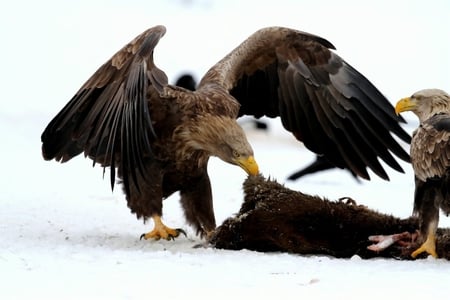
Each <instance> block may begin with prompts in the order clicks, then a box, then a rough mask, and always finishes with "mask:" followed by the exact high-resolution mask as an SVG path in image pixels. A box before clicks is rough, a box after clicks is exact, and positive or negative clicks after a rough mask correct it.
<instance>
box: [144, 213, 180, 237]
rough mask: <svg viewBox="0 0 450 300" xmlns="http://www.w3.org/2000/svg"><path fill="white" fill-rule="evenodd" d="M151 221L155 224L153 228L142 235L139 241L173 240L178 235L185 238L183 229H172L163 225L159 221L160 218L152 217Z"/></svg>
mask: <svg viewBox="0 0 450 300" xmlns="http://www.w3.org/2000/svg"><path fill="white" fill-rule="evenodd" d="M152 219H153V222H154V224H155V227H154V228H153V230H152V231H150V232H148V233H144V234H142V235H141V240H142V239H145V240H149V239H154V240H159V239H161V238H162V239H165V240H174V239H175V238H176V237H178V236H179V235H180V233H182V234H184V235H185V236H186V232H185V231H184V230H183V229H181V228H177V229H173V228H170V227H167V226H166V225H164V223H163V222H162V220H161V216H158V215H153V216H152Z"/></svg>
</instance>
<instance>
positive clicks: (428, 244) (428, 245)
mask: <svg viewBox="0 0 450 300" xmlns="http://www.w3.org/2000/svg"><path fill="white" fill-rule="evenodd" d="M424 252H425V253H428V254H429V255H431V256H433V257H434V258H438V255H437V253H436V236H435V235H434V233H430V234H428V236H427V240H426V241H425V242H424V243H423V244H422V245H421V246H420V247H419V248H417V249H416V250H415V251H414V252H413V253H411V257H412V258H416V257H417V256H418V255H419V254H422V253H424Z"/></svg>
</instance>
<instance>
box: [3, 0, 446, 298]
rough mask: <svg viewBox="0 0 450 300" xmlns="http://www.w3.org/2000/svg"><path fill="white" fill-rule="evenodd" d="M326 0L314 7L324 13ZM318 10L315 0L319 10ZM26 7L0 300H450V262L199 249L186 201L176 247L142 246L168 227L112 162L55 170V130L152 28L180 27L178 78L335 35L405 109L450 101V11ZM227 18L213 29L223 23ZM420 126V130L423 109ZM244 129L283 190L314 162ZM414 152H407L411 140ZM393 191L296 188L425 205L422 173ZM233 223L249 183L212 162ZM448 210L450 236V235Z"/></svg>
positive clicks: (10, 67)
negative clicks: (46, 136)
mask: <svg viewBox="0 0 450 300" xmlns="http://www.w3.org/2000/svg"><path fill="white" fill-rule="evenodd" d="M309 2H311V3H309ZM312 2H313V3H312ZM158 3H159V4H154V3H152V1H138V0H135V1H126V2H123V3H122V2H119V1H95V2H94V1H76V2H73V1H50V0H42V1H28V2H27V1H23V2H18V1H17V2H12V1H11V2H9V3H8V4H9V5H8V6H5V7H3V8H2V9H1V10H0V36H1V37H2V45H3V47H2V50H0V51H1V54H2V57H3V60H2V71H1V72H0V77H1V82H2V96H1V98H0V136H1V137H2V156H1V166H2V168H3V170H2V172H1V174H2V175H1V176H2V177H1V182H2V185H1V187H2V192H1V196H0V299H111V300H112V299H147V298H154V297H162V298H163V299H181V298H194V297H196V298H198V299H207V298H213V299H225V298H230V297H233V298H244V297H252V299H256V298H262V299H269V298H273V297H276V298H277V299H281V298H282V297H288V298H289V299H291V298H308V299H312V298H331V297H333V298H337V299H340V298H348V299H352V298H361V297H364V298H377V299H379V298H380V297H388V298H394V297H410V296H416V297H420V296H427V297H431V298H432V297H435V296H437V297H447V294H448V293H447V291H446V290H445V289H446V287H447V285H448V282H449V280H450V271H449V270H450V263H449V262H448V261H446V260H443V259H431V258H429V259H425V260H418V261H395V260H392V259H371V260H362V259H360V258H359V257H356V256H355V257H353V258H351V259H336V258H332V257H327V256H314V255H313V256H299V255H290V254H285V253H272V254H268V253H257V252H252V251H247V250H244V251H226V250H216V249H210V248H193V246H195V245H197V244H199V243H201V240H199V239H198V238H197V237H195V235H194V233H193V231H192V230H191V229H190V228H189V227H187V225H186V224H185V222H184V219H183V213H182V211H181V209H180V206H179V204H178V201H177V197H176V195H174V196H173V197H171V198H170V199H168V200H166V201H165V202H164V221H165V222H166V223H167V224H168V225H170V226H173V227H182V228H185V229H186V230H187V233H188V237H187V238H185V237H180V238H178V239H177V240H175V241H157V242H150V241H140V240H139V236H140V234H141V233H143V232H146V231H149V230H150V229H151V226H152V224H145V225H144V224H142V222H141V221H140V220H137V219H136V218H135V216H134V215H132V214H131V213H130V212H129V209H128V208H127V207H126V202H125V200H124V197H123V195H122V193H121V189H120V187H119V186H117V187H116V189H115V191H114V192H113V193H111V191H110V187H109V181H108V180H107V179H105V180H103V179H102V170H101V168H99V167H96V168H94V169H93V168H91V161H90V160H87V159H84V158H83V157H77V158H75V159H73V160H72V161H70V162H69V163H67V164H58V163H55V162H46V161H43V159H42V157H41V154H40V134H41V132H42V130H43V129H44V127H45V126H46V125H47V123H48V122H49V121H50V120H51V118H52V117H53V116H54V115H55V114H56V113H57V112H58V111H59V110H60V109H61V108H62V106H63V105H64V104H65V103H67V101H68V100H69V99H70V97H71V96H72V95H73V93H74V92H75V91H76V90H77V89H78V88H79V87H80V86H81V84H83V82H84V81H85V80H87V78H88V77H89V76H90V75H91V74H92V73H93V72H94V71H95V70H96V69H97V68H98V66H99V65H100V64H102V63H103V62H104V61H106V59H107V58H109V57H110V56H111V55H112V54H113V53H114V52H115V51H116V50H118V49H119V48H120V47H121V46H123V44H125V43H126V42H128V41H129V40H131V39H132V38H133V37H134V36H135V35H137V34H138V33H140V32H141V31H143V30H144V29H146V28H148V27H150V26H153V25H156V24H164V25H166V26H167V29H168V31H167V34H166V36H165V37H164V38H163V39H162V40H161V42H160V45H158V47H157V50H156V54H155V59H156V62H157V64H158V66H160V67H161V68H162V69H163V70H165V71H166V72H167V74H168V76H169V77H170V78H174V77H175V76H176V75H178V74H179V73H180V72H181V71H184V70H189V71H193V72H195V74H196V75H197V76H198V77H200V76H201V75H202V74H203V73H204V72H205V71H206V69H207V68H208V67H209V66H211V65H212V64H213V63H214V62H216V61H217V60H218V59H220V58H221V57H222V56H224V55H225V54H226V53H227V52H228V51H230V50H231V49H232V48H233V47H235V46H236V45H237V44H238V43H239V42H240V41H242V40H243V39H244V38H245V37H246V36H248V35H249V34H251V33H252V32H253V31H255V30H256V29H257V28H260V27H264V26H270V25H284V26H290V27H294V28H298V29H300V30H304V31H308V32H311V33H315V34H318V35H321V36H323V37H325V38H327V39H328V40H330V41H331V42H332V43H333V44H334V45H335V46H336V47H337V53H338V54H339V55H341V56H342V57H343V58H344V59H346V60H347V61H348V62H349V63H350V64H352V65H353V66H354V67H356V68H357V69H358V70H360V71H361V72H362V73H363V74H365V75H366V76H367V77H368V78H369V79H370V80H371V81H372V82H373V83H374V84H376V86H377V87H378V88H380V90H381V91H382V92H383V93H385V94H386V95H387V96H388V98H389V99H390V100H391V101H392V102H393V103H394V102H395V101H396V100H397V99H399V98H401V97H404V96H408V95H410V94H412V93H413V92H415V91H417V90H419V89H422V88H431V87H436V88H441V89H444V90H447V91H450V82H449V80H448V79H449V78H450V57H449V53H450V45H449V43H450V42H449V39H448V37H449V36H450V26H449V21H448V12H449V11H450V10H449V9H450V4H449V3H450V2H448V1H445V0H442V1H438V0H437V1H429V2H427V4H424V3H423V4H422V2H419V1H396V2H395V3H392V1H381V0H380V1H376V2H375V1H374V2H372V3H365V2H361V1H308V2H306V1H288V0H283V1H282V0H278V1H263V0H259V1H255V2H254V1H217V0H216V1H208V0H191V1H189V0H185V1H182V0H178V1H175V0H173V1H166V2H162V1H161V2H158ZM208 22H211V23H208ZM405 117H406V118H407V119H408V120H409V121H410V122H409V124H408V125H407V126H405V128H406V129H407V130H408V131H409V132H411V131H412V130H413V128H414V126H416V124H417V123H416V120H415V119H414V118H413V117H412V115H406V116H405ZM270 125H271V130H270V131H269V132H257V131H255V130H254V129H252V128H250V126H249V125H248V124H243V126H244V127H245V129H246V130H247V132H248V135H249V139H250V142H251V143H252V145H253V146H254V149H255V152H256V159H257V161H258V163H259V164H260V168H261V170H262V172H263V174H264V175H265V176H272V177H274V178H276V179H277V180H278V181H280V182H284V179H285V178H286V176H287V175H289V174H290V173H291V172H293V171H296V170H297V169H298V168H300V167H302V166H304V165H306V164H307V163H309V162H310V161H312V160H313V159H314V156H313V154H311V153H310V152H308V151H307V150H305V149H304V148H303V147H302V145H301V144H300V143H297V142H296V141H295V140H294V139H293V138H292V137H291V136H290V135H289V134H288V133H286V132H284V130H283V129H282V128H281V125H280V124H279V123H278V122H277V120H274V121H273V122H271V123H270ZM405 147H407V145H405ZM402 166H403V167H404V169H405V171H406V174H400V173H395V172H394V171H392V170H390V171H389V175H390V176H391V181H389V182H385V181H382V180H380V179H377V178H374V179H373V180H372V181H370V182H367V181H363V182H361V183H357V182H356V181H355V180H354V179H353V178H352V177H351V176H350V175H349V174H348V173H347V172H345V171H340V170H333V171H328V172H323V173H318V174H316V175H312V176H309V177H305V178H304V179H301V180H299V181H297V182H293V183H292V182H288V183H286V184H287V186H288V187H290V188H292V189H296V190H301V191H303V192H305V193H310V194H317V195H320V196H323V197H328V198H329V199H331V200H335V199H337V198H339V197H342V196H350V197H352V198H354V199H356V200H357V201H358V203H360V204H365V205H367V206H369V207H370V208H373V209H377V210H379V211H381V212H385V213H391V214H394V215H396V216H399V217H407V216H409V215H410V213H411V210H412V195H413V182H412V172H411V167H410V166H409V165H407V164H402ZM209 173H210V176H211V180H212V185H213V191H214V197H215V201H214V206H215V212H216V218H217V222H218V224H220V223H221V222H222V221H223V220H224V219H225V218H227V217H228V216H231V215H232V214H233V213H235V212H237V210H238V209H239V208H240V205H241V203H242V190H241V185H242V182H243V180H244V179H245V174H244V172H243V171H242V170H240V169H239V168H236V167H233V166H230V165H227V164H225V163H223V162H222V161H219V160H217V159H212V160H211V162H210V166H209ZM449 225H450V218H446V217H444V216H442V218H441V221H440V226H449Z"/></svg>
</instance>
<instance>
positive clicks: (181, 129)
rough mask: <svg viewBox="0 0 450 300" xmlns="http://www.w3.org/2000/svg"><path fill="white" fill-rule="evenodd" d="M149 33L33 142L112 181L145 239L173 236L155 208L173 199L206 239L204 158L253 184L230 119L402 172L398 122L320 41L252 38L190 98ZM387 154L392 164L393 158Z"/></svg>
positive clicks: (297, 36) (345, 161) (360, 165)
mask: <svg viewBox="0 0 450 300" xmlns="http://www.w3.org/2000/svg"><path fill="white" fill-rule="evenodd" d="M165 31H166V30H165V28H164V27H163V26H156V27H153V28H150V29H148V30H147V31H145V32H144V33H142V34H141V35H139V36H138V37H136V38H135V39H134V40H133V41H131V42H130V43H129V44H127V45H126V46H125V47H124V48H122V49H121V50H120V51H119V52H117V53H116V54H115V55H114V56H113V57H112V58H111V59H110V60H108V61H107V62H106V63H105V64H104V65H103V66H101V67H100V68H99V69H98V70H97V71H96V72H95V73H94V75H93V76H92V77H91V78H90V79H89V80H88V81H87V82H86V83H85V84H84V85H83V86H82V87H81V88H80V90H79V91H78V92H77V93H76V94H75V96H74V97H73V98H72V99H71V100H70V102H69V103H68V104H67V105H66V106H65V107H64V108H63V109H62V110H61V111H60V112H59V113H58V114H57V116H56V117H55V118H54V119H53V120H52V121H51V122H50V123H49V125H48V126H47V128H46V129H45V130H44V132H43V134H42V137H41V139H42V142H43V145H42V153H43V156H44V158H45V159H47V160H50V159H55V160H57V161H61V162H65V161H68V160H69V159H71V158H72V157H74V156H76V155H78V154H80V153H81V152H84V154H85V155H86V156H88V157H89V158H91V159H92V160H93V161H94V163H99V164H101V165H102V166H104V167H109V168H110V172H111V176H110V181H111V186H113V185H114V182H115V178H116V169H117V175H118V177H119V178H121V179H122V183H123V187H124V191H125V193H126V196H127V201H128V206H129V207H130V208H131V211H132V212H133V213H135V214H136V215H137V216H138V217H139V218H144V220H145V219H147V218H150V217H151V218H153V220H154V221H155V230H154V231H152V232H150V233H148V234H146V235H144V237H145V238H159V237H163V238H170V237H173V236H177V235H178V233H179V230H173V229H170V228H168V227H166V226H165V225H164V224H163V223H162V221H161V218H160V217H161V212H162V199H164V198H166V197H168V196H169V195H171V194H172V193H174V192H176V191H179V192H180V195H181V202H182V206H183V208H184V210H185V215H186V218H187V220H188V222H189V223H190V224H191V225H193V226H194V227H195V228H196V230H197V231H198V233H200V234H207V233H208V232H211V231H212V230H213V229H214V228H215V220H214V212H213V208H212V196H211V187H210V182H209V177H208V174H207V162H208V159H209V157H210V156H217V157H219V158H221V159H222V160H223V161H225V162H228V163H231V164H235V165H238V166H240V167H242V168H243V169H244V170H245V171H246V172H247V173H248V174H253V175H254V174H256V173H258V166H257V164H256V162H255V161H254V159H253V150H252V149H251V147H250V145H249V143H248V141H247V139H246V137H245V134H244V132H243V131H242V129H241V128H240V127H239V126H238V124H237V122H236V118H238V117H239V116H241V115H253V116H255V117H261V116H263V115H266V116H269V117H277V116H280V117H281V121H282V122H283V125H284V127H285V128H286V129H287V130H289V131H290V132H292V133H293V134H294V136H295V137H297V139H299V140H300V141H303V143H304V144H305V145H306V147H308V148H309V149H311V150H312V151H314V152H316V153H318V154H321V155H324V156H326V157H327V159H328V160H329V161H330V162H331V163H332V164H334V165H336V166H338V167H341V168H348V169H350V170H352V171H353V172H355V173H356V174H357V175H359V176H361V177H364V178H369V174H368V172H367V168H370V169H372V171H373V172H375V173H376V174H377V175H379V176H380V177H382V178H385V179H387V178H388V177H387V174H386V172H385V170H384V168H383V167H382V166H381V164H380V163H379V161H378V159H379V158H380V159H382V160H383V161H385V162H386V163H387V164H388V165H389V166H390V167H392V168H394V169H395V170H397V171H402V169H401V167H400V165H399V164H398V162H397V161H396V160H395V158H394V156H393V155H396V156H397V157H399V158H401V159H403V160H406V161H408V160H409V156H408V154H407V153H406V152H405V151H404V150H403V148H402V147H401V146H400V145H399V144H398V143H397V142H396V141H395V139H394V138H393V136H392V135H391V134H393V135H397V136H398V137H399V138H401V139H402V140H404V141H407V142H409V139H410V137H409V135H408V134H407V133H406V132H405V131H404V130H403V129H402V128H401V127H400V126H399V122H400V121H402V119H401V118H399V117H397V116H396V115H395V113H394V110H393V107H392V106H391V105H390V104H389V102H388V101H387V100H386V98H385V97H384V96H383V95H382V94H381V93H380V92H379V91H378V90H377V89H376V88H375V87H374V86H373V85H372V84H371V83H370V82H369V81H368V80H367V79H366V78H365V77H364V76H363V75H361V74H360V73H359V72H358V71H356V70H355V69H354V68H352V67H351V66H350V65H349V64H348V63H346V62H345V61H344V60H343V59H341V58H340V57H339V56H338V55H336V54H335V53H334V52H332V51H330V49H334V47H333V45H331V43H329V42H328V41H326V40H325V39H322V38H320V37H317V36H314V35H311V34H308V33H304V32H300V31H296V30H292V29H288V28H280V27H270V28H265V29H261V30H259V31H257V32H256V33H255V34H253V35H251V36H250V37H249V38H248V39H247V40H246V41H244V42H243V43H242V44H241V45H239V46H238V47H237V48H236V49H234V50H233V51H232V52H230V53H229V54H228V55H227V56H225V57H224V58H223V59H222V60H221V61H219V62H218V63H217V64H216V65H214V66H213V67H212V68H211V69H210V70H209V71H208V72H207V73H206V74H205V76H204V77H203V79H202V80H201V82H200V83H199V85H198V87H197V90H196V91H189V90H187V89H184V88H181V87H176V86H172V85H169V84H168V82H167V76H166V75H165V73H164V72H163V71H161V70H160V69H159V68H157V67H156V65H155V63H154V61H153V52H154V49H155V47H156V45H157V43H158V41H159V39H160V38H161V37H162V36H163V35H164V34H165ZM392 154H393V155H392Z"/></svg>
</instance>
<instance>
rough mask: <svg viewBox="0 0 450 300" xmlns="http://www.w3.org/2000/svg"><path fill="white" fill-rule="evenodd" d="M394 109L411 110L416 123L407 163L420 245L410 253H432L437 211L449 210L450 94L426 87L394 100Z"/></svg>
mask: <svg viewBox="0 0 450 300" xmlns="http://www.w3.org/2000/svg"><path fill="white" fill-rule="evenodd" d="M395 111H396V112H397V113H401V112H404V111H412V112H413V113H414V114H416V115H417V117H418V118H419V122H420V125H419V127H418V128H417V129H416V130H415V131H414V133H413V137H412V141H411V149H410V155H411V164H412V166H413V170H414V177H415V192H414V209H413V212H414V214H416V215H417V216H418V217H419V221H420V237H421V239H423V240H424V241H423V244H422V245H421V246H420V247H419V248H418V249H417V250H416V251H414V252H413V253H412V254H411V255H412V256H413V257H416V256H417V255H419V254H421V253H423V252H426V253H428V254H430V255H432V256H434V257H437V254H436V229H437V227H438V222H439V210H440V209H442V211H443V212H444V213H446V214H447V215H448V214H449V213H450V96H449V95H448V94H447V93H446V92H444V91H442V90H439V89H426V90H421V91H418V92H416V93H414V94H413V95H412V96H411V97H407V98H403V99H401V100H400V101H398V102H397V105H396V106H395Z"/></svg>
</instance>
